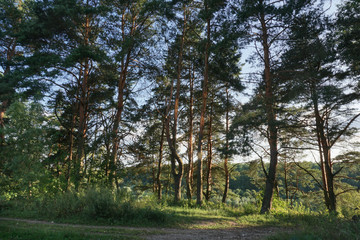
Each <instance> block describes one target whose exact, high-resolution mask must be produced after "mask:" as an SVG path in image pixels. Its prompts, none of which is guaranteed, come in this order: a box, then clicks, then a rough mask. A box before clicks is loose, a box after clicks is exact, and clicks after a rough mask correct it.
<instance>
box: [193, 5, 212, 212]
mask: <svg viewBox="0 0 360 240" xmlns="http://www.w3.org/2000/svg"><path fill="white" fill-rule="evenodd" d="M207 10H208V6H207V5H205V11H207ZM206 35H207V42H206V46H205V59H204V80H203V89H202V90H203V91H202V106H201V115H200V129H199V140H198V149H197V150H198V156H197V158H198V171H197V191H196V203H197V204H198V205H200V206H201V205H202V202H203V192H202V191H203V189H202V188H203V169H202V168H203V163H202V141H203V137H204V127H205V113H206V102H207V95H208V82H209V50H210V18H209V19H207V27H206Z"/></svg>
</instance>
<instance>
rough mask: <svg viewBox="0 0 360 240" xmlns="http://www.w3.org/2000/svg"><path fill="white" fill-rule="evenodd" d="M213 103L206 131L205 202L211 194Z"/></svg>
mask: <svg viewBox="0 0 360 240" xmlns="http://www.w3.org/2000/svg"><path fill="white" fill-rule="evenodd" d="M212 111H213V102H211V104H210V114H209V129H208V151H207V152H208V156H207V174H206V193H205V199H206V201H209V200H210V197H211V192H212V114H213V112H212Z"/></svg>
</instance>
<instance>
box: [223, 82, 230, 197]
mask: <svg viewBox="0 0 360 240" xmlns="http://www.w3.org/2000/svg"><path fill="white" fill-rule="evenodd" d="M225 91H226V116H225V159H224V171H225V184H224V193H223V197H222V203H226V198H227V195H228V191H229V185H230V173H229V167H228V161H229V137H228V134H229V104H230V103H229V89H228V88H227V87H226V90H225Z"/></svg>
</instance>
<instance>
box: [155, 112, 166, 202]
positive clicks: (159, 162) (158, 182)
mask: <svg viewBox="0 0 360 240" xmlns="http://www.w3.org/2000/svg"><path fill="white" fill-rule="evenodd" d="M164 135H165V119H163V124H162V129H161V136H160V142H159V161H158V172H157V175H156V183H157V196H158V199H159V200H161V198H162V194H161V193H162V186H161V178H160V177H161V167H162V159H163V148H164V147H163V146H164Z"/></svg>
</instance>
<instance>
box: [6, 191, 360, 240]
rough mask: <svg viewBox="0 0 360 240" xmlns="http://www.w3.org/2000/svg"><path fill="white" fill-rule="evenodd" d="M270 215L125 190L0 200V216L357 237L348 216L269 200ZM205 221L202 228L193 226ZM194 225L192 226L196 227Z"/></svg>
mask: <svg viewBox="0 0 360 240" xmlns="http://www.w3.org/2000/svg"><path fill="white" fill-rule="evenodd" d="M273 207H274V208H273V210H272V212H271V213H270V214H264V215H260V214H258V213H259V210H260V201H258V200H256V199H255V200H251V201H247V202H243V203H242V204H241V205H238V206H236V207H234V206H231V205H226V204H225V205H224V204H222V203H217V202H204V204H203V205H202V206H201V207H199V206H197V205H196V202H195V201H188V200H183V201H180V202H177V203H174V202H173V201H171V200H167V199H163V200H161V201H158V200H157V199H156V198H155V197H154V196H153V195H152V194H142V195H141V196H139V195H134V194H133V193H132V192H131V191H127V190H126V189H123V190H120V191H111V190H109V189H107V188H100V187H98V188H89V189H87V190H83V191H79V192H71V191H69V192H67V193H62V194H58V195H56V196H54V197H44V198H42V199H31V200H29V199H17V200H10V201H0V216H3V217H4V216H8V217H16V218H30V219H40V220H51V221H56V222H66V223H81V224H94V225H127V226H146V227H159V226H161V227H180V228H181V227H183V228H189V227H195V228H211V227H212V228H224V227H232V226H234V223H235V224H236V225H237V226H247V227H252V226H254V227H261V226H274V227H281V228H284V229H289V231H284V232H282V233H280V234H278V235H274V236H272V237H271V239H360V237H359V236H360V223H355V222H352V221H351V217H349V216H350V215H351V212H350V211H348V215H345V214H342V212H340V213H339V214H328V213H327V212H326V211H323V210H320V211H314V210H311V209H309V208H308V207H306V206H304V205H302V204H301V203H293V204H289V203H288V202H286V201H282V200H280V199H278V198H274V203H273ZM204 221H205V222H208V223H211V224H210V225H209V224H206V225H201V224H198V223H199V222H204ZM197 224H198V225H197Z"/></svg>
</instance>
